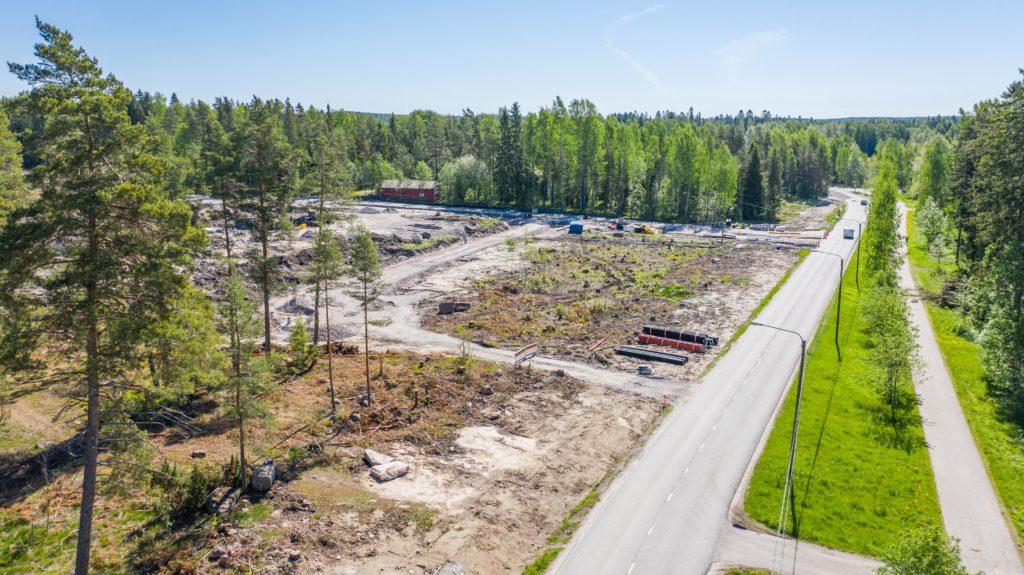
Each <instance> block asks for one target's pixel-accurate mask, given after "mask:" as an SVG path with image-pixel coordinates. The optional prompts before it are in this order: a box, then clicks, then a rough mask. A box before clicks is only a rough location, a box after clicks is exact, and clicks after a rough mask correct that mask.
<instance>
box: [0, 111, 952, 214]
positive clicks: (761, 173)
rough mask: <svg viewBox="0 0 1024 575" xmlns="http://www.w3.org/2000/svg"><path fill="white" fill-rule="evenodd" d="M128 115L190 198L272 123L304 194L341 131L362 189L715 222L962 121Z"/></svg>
mask: <svg viewBox="0 0 1024 575" xmlns="http://www.w3.org/2000/svg"><path fill="white" fill-rule="evenodd" d="M24 98H25V96H24V94H22V95H19V96H16V97H13V98H7V99H5V100H3V101H2V108H3V109H4V110H6V112H7V114H8V116H9V117H10V123H11V129H12V130H13V131H14V132H15V134H17V136H18V139H19V141H20V143H21V145H22V149H23V156H24V166H25V167H26V168H27V169H30V168H32V167H34V166H35V165H36V164H37V163H38V162H39V159H38V156H37V154H36V151H35V147H36V143H35V140H36V138H35V134H37V133H38V132H39V130H40V127H41V122H42V120H41V118H38V117H34V116H33V115H32V114H31V113H30V112H29V111H28V110H27V109H26V107H25V106H24V105H22V104H23V101H24ZM128 115H129V117H130V119H131V121H132V123H133V124H136V125H140V124H141V125H145V126H146V127H147V129H148V130H149V132H150V133H151V135H153V136H155V137H156V138H157V140H158V141H160V142H161V146H162V149H161V150H159V151H160V153H162V154H164V155H165V156H166V157H168V158H169V159H171V166H172V169H171V170H170V171H169V173H168V174H167V178H168V185H169V188H170V190H171V191H172V193H174V194H175V195H176V196H182V195H185V194H189V193H199V194H206V195H216V190H215V189H214V188H215V187H216V181H218V178H222V177H223V175H224V172H225V171H232V170H234V171H235V172H236V175H237V172H238V171H239V170H240V166H239V164H240V160H239V158H241V157H242V156H243V155H244V153H245V152H244V148H245V146H246V142H244V141H243V140H244V137H245V136H244V135H245V134H246V133H247V130H248V128H249V127H250V126H251V125H252V124H253V123H254V122H257V121H258V122H262V123H265V125H261V126H259V129H262V130H270V131H272V132H274V133H278V134H279V135H280V136H281V140H282V141H283V142H284V143H286V144H287V147H288V151H289V157H288V158H287V161H285V162H284V164H283V165H282V166H281V168H282V170H283V172H282V174H280V185H281V186H283V187H287V188H289V190H290V193H293V194H299V193H302V192H303V191H304V189H308V187H309V186H306V185H305V184H304V182H305V180H306V179H307V178H308V177H309V175H310V173H311V170H310V168H309V166H310V160H309V158H310V155H311V154H312V153H313V151H312V148H313V145H312V142H313V141H314V140H315V139H316V138H317V137H319V135H321V134H328V135H329V136H330V137H329V138H328V139H327V141H328V144H329V146H330V153H331V154H333V155H335V156H337V158H338V160H339V162H340V165H341V166H342V168H343V172H344V173H343V178H342V179H343V180H344V185H345V186H346V187H348V188H350V189H357V190H366V189H374V188H376V186H377V185H378V184H379V183H380V182H381V181H382V180H386V179H401V178H411V179H436V180H438V181H439V191H440V198H439V199H440V201H441V202H442V203H447V204H455V205H477V206H507V207H517V208H521V209H531V208H540V209H550V210H557V211H569V212H578V213H589V214H599V215H614V216H626V217H635V218H644V219H657V220H664V221H679V222H705V223H714V222H721V221H723V220H724V219H725V218H727V217H732V218H734V219H737V220H740V221H777V220H778V218H779V214H780V206H781V205H782V201H783V200H784V199H788V200H814V199H817V198H821V197H823V196H824V195H825V194H826V193H827V188H828V186H829V185H831V184H837V185H845V186H854V187H859V186H862V185H864V184H865V182H867V181H868V180H869V179H870V178H871V177H872V175H873V172H874V167H873V163H872V158H873V156H874V155H875V154H876V151H877V149H878V147H879V145H880V144H881V143H882V142H885V141H888V140H893V141H896V142H899V143H901V144H907V143H908V142H911V141H918V142H920V141H924V140H925V139H927V138H928V137H929V136H930V135H931V134H934V133H936V132H938V133H940V134H947V135H950V136H952V135H953V134H954V133H955V131H956V127H957V119H956V118H951V117H935V118H907V119H898V118H875V119H856V120H807V119H801V118H797V119H794V118H788V117H787V118H780V117H773V116H772V115H771V114H770V113H769V112H768V111H763V112H762V113H761V114H760V115H755V114H754V113H753V112H751V111H750V110H748V111H746V112H743V111H740V112H738V113H737V114H736V115H735V116H732V115H720V116H716V117H713V118H704V117H702V116H701V115H700V114H699V113H697V114H695V113H694V112H693V109H692V108H691V109H690V110H689V111H688V112H685V113H675V112H670V111H666V112H658V113H656V114H654V115H653V116H650V115H647V114H642V113H636V112H631V113H620V114H609V115H601V114H600V113H599V112H598V110H597V108H596V107H595V106H594V104H593V103H591V102H590V101H588V100H584V99H576V100H572V101H570V102H569V103H568V104H566V103H565V102H564V101H563V100H562V99H561V98H555V100H554V101H553V102H552V104H551V105H550V106H546V107H542V108H541V109H540V110H538V111H536V112H530V113H527V114H524V113H523V112H522V111H521V110H520V108H519V106H518V104H515V103H513V104H512V105H511V106H509V107H503V108H501V109H500V110H499V111H498V112H497V113H496V114H480V113H474V112H473V111H471V110H469V109H466V110H464V111H463V113H462V114H461V115H457V116H451V115H443V114H439V113H436V112H432V111H427V110H416V111H413V112H411V113H409V114H406V115H388V116H384V115H381V114H369V113H360V112H347V111H337V110H331V109H330V107H329V106H328V107H327V108H326V109H323V110H320V109H317V108H314V107H303V106H302V105H301V104H298V105H293V104H292V103H291V102H290V101H289V100H285V101H283V102H282V101H280V100H262V99H259V98H256V97H254V98H253V99H252V100H250V101H249V102H244V103H243V102H238V101H234V100H231V99H229V98H217V99H215V100H214V102H213V103H212V105H211V104H207V103H206V102H203V101H191V102H187V103H186V102H182V101H181V100H179V99H178V97H177V96H176V95H174V94H172V95H171V97H170V98H169V99H168V98H165V97H164V96H162V95H161V94H159V93H156V94H154V93H149V92H143V91H136V92H135V93H134V94H133V95H132V99H131V101H130V102H129V103H128ZM213 158H216V159H213ZM232 166H233V167H232Z"/></svg>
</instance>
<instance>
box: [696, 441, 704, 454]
mask: <svg viewBox="0 0 1024 575" xmlns="http://www.w3.org/2000/svg"><path fill="white" fill-rule="evenodd" d="M703 449H704V444H703V443H701V444H700V447H698V448H697V452H698V453H699V452H701V451H702V450H703Z"/></svg>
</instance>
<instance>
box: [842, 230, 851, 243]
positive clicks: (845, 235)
mask: <svg viewBox="0 0 1024 575" xmlns="http://www.w3.org/2000/svg"><path fill="white" fill-rule="evenodd" d="M843 239H844V240H852V239H853V228H843Z"/></svg>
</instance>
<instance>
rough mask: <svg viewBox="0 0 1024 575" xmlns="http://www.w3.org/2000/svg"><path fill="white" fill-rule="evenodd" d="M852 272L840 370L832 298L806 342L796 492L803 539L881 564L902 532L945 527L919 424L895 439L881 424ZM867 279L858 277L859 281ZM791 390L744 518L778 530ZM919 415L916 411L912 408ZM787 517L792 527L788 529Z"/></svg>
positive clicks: (845, 305) (760, 465)
mask: <svg viewBox="0 0 1024 575" xmlns="http://www.w3.org/2000/svg"><path fill="white" fill-rule="evenodd" d="M854 274H855V268H854V267H853V266H851V267H850V268H849V269H848V271H847V273H846V275H845V277H844V279H843V313H842V321H841V323H840V343H841V345H842V357H843V361H842V362H841V363H840V362H839V361H838V357H837V354H836V348H835V345H834V343H833V334H834V329H835V322H836V305H835V299H833V303H832V306H831V308H830V309H829V312H828V314H827V315H826V317H825V320H824V321H823V323H822V325H821V327H820V329H819V330H818V335H817V337H816V338H815V339H814V341H813V343H812V344H811V347H810V350H809V353H808V358H807V370H806V375H805V383H804V395H803V402H802V407H801V412H800V433H799V435H798V438H797V460H796V466H795V479H794V493H795V499H796V504H795V512H796V519H797V521H798V525H799V536H800V538H801V539H805V540H808V541H813V542H815V543H819V544H821V545H825V546H827V547H832V548H836V549H842V550H846V551H852V552H856V553H862V554H866V555H871V556H877V555H878V554H879V553H880V552H882V551H884V550H885V549H887V548H888V547H889V546H890V545H891V544H892V542H893V541H894V540H895V538H896V537H897V536H898V535H899V534H900V533H901V532H902V530H903V529H905V528H906V527H907V526H908V525H910V524H913V523H916V522H922V523H927V524H933V525H941V515H940V511H939V504H938V496H937V494H936V492H935V484H934V480H933V479H932V470H931V464H930V461H929V457H928V451H927V447H926V446H925V444H924V435H923V432H922V430H921V427H920V423H915V424H913V425H910V426H908V427H907V428H905V429H904V430H903V432H902V433H900V434H899V435H895V434H893V433H891V431H889V430H888V429H887V426H886V424H885V423H884V422H882V421H880V419H881V418H880V413H879V412H880V407H881V404H880V402H879V399H878V397H877V392H876V390H875V388H874V386H873V383H872V382H873V381H874V376H873V368H872V366H871V364H870V363H869V359H868V358H869V356H870V354H871V353H872V350H871V342H870V341H868V339H867V337H866V334H865V332H864V318H863V316H862V314H861V313H859V307H860V296H861V292H860V291H859V290H858V289H857V286H856V283H855V275H854ZM862 281H863V278H862ZM795 400H796V386H793V388H792V389H791V391H790V393H789V394H788V396H787V398H786V401H785V403H784V405H783V406H782V411H781V412H780V414H779V417H778V419H777V420H776V422H775V427H774V429H773V430H772V433H771V435H770V436H769V439H768V442H767V444H766V446H765V449H764V452H763V454H762V455H761V458H760V460H759V461H758V463H757V467H756V468H755V470H754V474H753V476H752V478H751V483H750V487H749V490H748V492H747V495H746V500H745V511H746V513H747V514H748V515H749V517H750V519H752V520H753V521H756V522H758V523H761V524H763V525H764V526H766V527H768V528H770V529H772V530H774V529H776V528H777V527H778V521H779V505H780V503H781V499H780V498H781V495H782V491H783V489H784V484H785V477H786V465H787V462H788V457H789V444H790V438H791V436H792V433H791V430H792V425H793V408H794V404H795ZM915 411H916V409H915ZM793 523H794V522H793V519H792V518H790V519H789V521H788V525H789V528H790V530H792V526H793Z"/></svg>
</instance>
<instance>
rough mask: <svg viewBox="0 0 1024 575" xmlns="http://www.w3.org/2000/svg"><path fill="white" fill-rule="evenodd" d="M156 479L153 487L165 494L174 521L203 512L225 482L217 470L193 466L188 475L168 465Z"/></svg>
mask: <svg viewBox="0 0 1024 575" xmlns="http://www.w3.org/2000/svg"><path fill="white" fill-rule="evenodd" d="M152 478H153V479H152V483H153V485H154V486H156V487H159V488H160V489H161V490H162V491H163V492H164V497H163V502H164V504H165V505H166V506H167V511H168V514H169V515H170V517H171V518H172V519H174V520H181V519H185V518H188V517H192V516H194V515H196V514H197V513H199V512H200V511H201V510H202V509H203V506H204V505H206V500H207V498H209V496H210V493H211V492H212V491H213V490H214V489H216V488H217V487H219V486H220V485H221V484H222V483H223V476H222V474H221V473H220V471H219V470H217V469H215V468H209V467H200V466H192V469H191V470H190V471H189V472H187V473H186V472H183V471H182V470H181V469H179V468H178V467H177V466H175V465H170V464H168V463H164V464H163V465H162V466H161V468H160V470H159V471H158V472H157V473H154V474H153V476H152Z"/></svg>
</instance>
